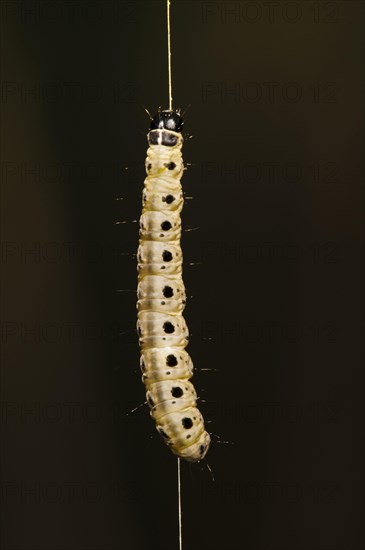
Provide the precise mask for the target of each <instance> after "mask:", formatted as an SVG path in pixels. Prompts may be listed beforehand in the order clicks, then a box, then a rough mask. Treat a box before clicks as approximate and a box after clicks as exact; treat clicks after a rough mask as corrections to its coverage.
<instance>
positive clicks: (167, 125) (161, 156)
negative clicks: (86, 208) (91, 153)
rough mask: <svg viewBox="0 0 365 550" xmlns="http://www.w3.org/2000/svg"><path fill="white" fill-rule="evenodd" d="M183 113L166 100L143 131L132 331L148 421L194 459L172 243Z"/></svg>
mask: <svg viewBox="0 0 365 550" xmlns="http://www.w3.org/2000/svg"><path fill="white" fill-rule="evenodd" d="M182 127H183V119H182V117H181V115H180V112H179V111H174V110H172V109H171V108H170V109H169V110H166V111H159V112H158V113H157V114H156V115H155V116H154V117H153V118H152V121H151V126H150V131H149V133H148V136H147V139H148V145H149V148H148V150H147V158H146V173H147V177H146V179H145V182H144V190H143V197H142V207H143V210H142V215H141V218H140V241H139V248H138V253H137V258H138V265H137V268H138V290H137V297H138V302H137V310H138V321H137V331H138V334H139V344H140V348H141V370H142V380H143V382H144V384H145V386H146V390H147V394H146V398H147V403H148V405H149V407H150V414H151V416H152V418H153V419H154V420H155V422H156V429H157V431H158V432H159V434H160V435H161V436H162V438H163V439H164V441H165V443H166V444H167V445H168V446H169V447H170V449H171V450H172V452H173V453H174V454H175V455H177V456H178V457H179V458H183V459H185V460H188V461H190V462H198V461H200V460H202V458H204V456H205V455H206V453H207V451H208V448H209V444H210V436H209V433H208V432H207V431H206V430H205V428H204V420H203V417H202V415H201V413H200V411H199V410H198V408H197V395H196V392H195V389H194V386H193V384H192V383H191V382H189V380H190V378H191V377H192V374H193V363H192V360H191V358H190V356H189V354H188V353H187V352H186V351H185V348H186V346H187V344H188V341H189V333H188V328H187V325H186V322H185V319H184V317H183V316H182V312H183V310H184V308H185V303H186V296H185V287H184V283H183V279H182V262H183V255H182V251H181V247H180V237H181V218H180V213H181V210H182V207H183V202H184V199H183V193H182V188H181V183H180V180H181V177H182V174H183V172H184V164H183V159H182V154H181V149H182V145H183V136H182V134H181V131H182Z"/></svg>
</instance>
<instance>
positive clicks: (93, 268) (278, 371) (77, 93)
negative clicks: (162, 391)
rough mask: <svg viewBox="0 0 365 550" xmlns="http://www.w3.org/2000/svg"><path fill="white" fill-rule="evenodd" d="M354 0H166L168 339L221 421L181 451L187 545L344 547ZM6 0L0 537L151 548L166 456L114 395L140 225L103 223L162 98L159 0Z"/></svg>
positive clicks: (354, 429) (354, 157) (140, 164)
mask: <svg viewBox="0 0 365 550" xmlns="http://www.w3.org/2000/svg"><path fill="white" fill-rule="evenodd" d="M363 11H364V4H363V2H361V1H351V0H350V1H349V0H347V1H346V2H343V1H332V2H325V1H318V2H316V1H314V2H311V1H309V0H308V1H298V0H296V1H293V2H286V1H282V0H278V1H277V2H262V1H260V0H256V1H253V2H231V1H226V2H202V1H195V2H192V1H183V2H182V1H176V0H173V2H172V18H173V19H172V31H173V84H174V98H175V105H176V106H181V107H186V106H187V105H188V104H191V108H190V110H189V111H188V113H187V116H186V126H185V128H186V131H187V132H189V133H191V134H193V136H194V139H192V140H188V141H187V142H186V146H185V147H184V158H185V161H186V162H189V163H191V164H192V166H191V167H190V168H189V170H188V171H187V173H186V174H185V176H184V180H183V184H184V188H185V191H186V194H187V195H188V196H193V197H194V200H188V201H187V204H186V207H185V209H184V217H183V221H184V225H185V227H186V228H188V227H190V228H194V227H199V228H200V229H199V230H197V231H195V232H188V233H185V234H184V240H183V246H184V254H185V272H184V277H185V282H186V286H187V289H188V294H189V295H191V296H193V299H191V300H190V301H189V303H188V307H187V310H186V318H187V321H188V324H189V328H190V330H191V333H192V338H191V344H190V346H189V351H190V352H191V355H192V357H193V359H194V363H195V366H196V374H195V376H194V383H195V384H196V387H197V388H198V391H199V393H200V395H201V397H202V400H203V399H204V400H205V402H202V403H201V408H202V410H203V412H204V415H205V418H206V419H208V420H211V423H210V424H208V426H209V429H210V430H211V431H212V432H213V433H214V434H217V435H218V436H219V437H221V438H222V439H223V440H228V441H229V442H232V443H234V444H232V445H231V444H228V445H226V444H217V438H216V437H214V436H213V440H214V443H213V444H212V448H211V451H210V452H209V455H208V457H207V458H208V462H209V465H210V466H211V468H212V470H213V473H214V477H215V482H214V483H213V482H212V480H211V477H210V474H209V472H208V470H207V468H206V467H205V465H204V464H201V465H198V466H196V465H195V466H190V465H186V464H184V465H183V466H184V467H183V508H184V537H185V548H186V550H226V549H227V550H241V549H243V548H244V549H247V550H360V548H363V538H362V513H363V509H362V503H363V498H362V495H363V457H362V452H361V446H362V441H363V371H362V344H361V342H362V335H363V328H364V327H363V316H362V309H363V293H362V289H363V286H362V279H363V264H362V254H361V250H362V248H361V247H362V227H363V224H362V211H363V200H362V198H363V197H362V195H363V191H362V177H363V162H362V153H363V146H364V139H363V122H364V117H363V105H362V101H361V100H362V96H363V91H364V90H363V63H364V59H363V53H362V52H363V48H362V42H363ZM1 21H2V47H1V50H2V66H1V82H2V83H1V116H2V121H1V122H2V134H1V135H2V144H1V182H2V183H1V209H2V236H1V241H2V244H1V263H2V301H1V308H2V323H1V344H2V367H3V369H2V392H3V393H2V408H1V427H2V443H3V446H2V453H1V457H2V478H1V479H2V485H1V490H2V493H1V498H2V504H3V506H2V509H3V525H2V548H3V549H4V550H117V549H118V550H120V549H125V550H147V549H149V550H172V549H175V548H177V509H176V505H177V502H176V498H177V496H176V461H175V460H174V458H173V457H172V456H170V454H169V452H168V450H167V449H166V448H165V447H164V446H163V444H162V443H161V441H160V440H159V438H158V435H157V434H156V432H155V430H154V427H153V423H152V421H150V419H149V418H148V413H147V411H146V410H144V409H140V410H138V411H137V412H135V413H134V414H133V415H131V416H126V414H127V413H128V411H130V410H131V409H132V408H134V407H136V406H137V405H138V404H139V403H141V402H143V401H144V392H143V386H142V384H141V382H140V374H139V371H138V356H139V353H138V346H137V341H136V337H135V332H134V330H135V316H136V312H135V294H134V293H133V290H134V289H135V287H136V271H135V258H134V257H133V254H134V253H135V250H136V247H137V238H138V237H137V232H138V227H137V225H136V224H135V223H130V224H122V225H115V222H116V221H118V220H119V221H123V220H124V221H126V220H127V221H132V220H135V219H137V218H138V216H139V211H140V196H141V189H142V184H143V178H144V158H145V153H146V137H145V135H146V131H147V128H148V118H147V116H146V114H145V113H144V110H143V107H144V106H145V107H147V108H149V109H150V110H151V111H155V110H156V109H157V107H158V106H159V105H162V106H163V107H166V106H167V104H166V102H167V75H166V52H165V40H166V31H165V5H164V2H163V1H147V2H142V1H136V2H119V1H116V0H115V1H114V0H113V1H109V0H106V1H103V2H93V1H82V2H78V1H77V2H67V1H58V0H57V1H49V2H42V1H36V2H33V1H26V2H21V1H20V2H15V1H7V0H4V1H3V3H2V6H1ZM125 167H128V170H125ZM117 197H123V198H124V200H122V201H115V199H116V198H117ZM189 263H196V264H197V265H194V266H189ZM117 289H119V290H128V289H131V290H132V292H123V293H122V292H119V293H116V290H117ZM119 333H123V334H119ZM201 368H205V369H209V368H211V369H214V370H213V371H212V372H209V371H201V372H199V369H201Z"/></svg>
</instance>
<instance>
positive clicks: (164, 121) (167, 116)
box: [150, 111, 184, 132]
mask: <svg viewBox="0 0 365 550" xmlns="http://www.w3.org/2000/svg"><path fill="white" fill-rule="evenodd" d="M183 125H184V121H183V119H182V117H181V116H180V114H179V112H178V111H159V112H158V113H157V115H155V116H154V117H153V119H152V122H151V126H150V130H163V129H165V130H172V131H173V132H181V130H182V127H183Z"/></svg>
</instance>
